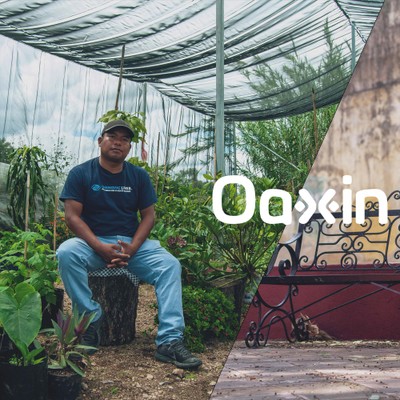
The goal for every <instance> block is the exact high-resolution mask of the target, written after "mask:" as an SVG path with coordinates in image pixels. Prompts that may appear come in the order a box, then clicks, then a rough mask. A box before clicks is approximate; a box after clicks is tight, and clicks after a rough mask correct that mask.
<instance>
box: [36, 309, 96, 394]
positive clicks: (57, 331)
mask: <svg viewBox="0 0 400 400" xmlns="http://www.w3.org/2000/svg"><path fill="white" fill-rule="evenodd" d="M94 316H95V314H94V313H93V314H81V315H79V313H78V310H77V308H74V309H73V310H72V313H63V312H62V311H61V310H60V311H59V312H58V314H57V321H54V320H53V321H52V324H53V328H50V329H45V330H43V331H42V333H46V334H47V336H46V340H45V347H46V350H47V354H48V357H49V364H48V369H49V371H48V382H49V398H50V399H51V400H74V399H76V398H77V397H78V396H79V392H80V390H81V383H82V377H83V376H84V375H85V373H84V368H85V366H86V365H87V364H88V363H89V356H88V354H87V350H93V349H94V348H93V347H90V346H83V345H80V344H79V342H80V339H81V337H82V335H83V334H84V333H85V332H86V330H87V328H88V326H89V325H90V323H91V322H92V320H93V318H94Z"/></svg>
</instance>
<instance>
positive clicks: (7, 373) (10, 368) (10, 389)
mask: <svg viewBox="0 0 400 400" xmlns="http://www.w3.org/2000/svg"><path fill="white" fill-rule="evenodd" d="M8 358H9V356H3V355H2V356H1V358H0V399H1V400H23V399H29V400H47V360H44V361H43V362H41V363H40V364H36V365H29V366H26V367H21V366H16V365H11V364H10V363H9V362H8Z"/></svg>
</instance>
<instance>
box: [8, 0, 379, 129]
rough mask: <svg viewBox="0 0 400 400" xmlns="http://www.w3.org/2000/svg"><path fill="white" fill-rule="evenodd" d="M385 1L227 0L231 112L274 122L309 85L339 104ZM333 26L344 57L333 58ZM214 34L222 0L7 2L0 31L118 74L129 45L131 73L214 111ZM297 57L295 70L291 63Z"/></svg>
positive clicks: (300, 103) (294, 109) (321, 100)
mask: <svg viewBox="0 0 400 400" xmlns="http://www.w3.org/2000/svg"><path fill="white" fill-rule="evenodd" d="M382 4H383V0H285V1H282V0H268V1H267V0H232V1H225V22H224V25H225V116H226V118H228V119H231V120H254V119H266V118H276V117H280V116H283V115H290V114H295V113H300V112H304V111H308V110H310V109H312V106H313V105H312V100H311V93H310V91H311V90H310V89H311V86H312V87H313V88H314V89H315V95H316V102H317V106H323V105H326V104H330V103H333V102H337V101H339V99H340V98H341V96H342V94H343V91H344V89H345V87H346V85H347V82H348V80H349V77H350V75H351V72H352V68H351V67H352V60H353V61H354V59H357V58H358V56H359V54H360V52H361V50H362V48H363V46H364V44H365V42H366V40H367V38H368V35H369V33H370V30H371V29H372V26H373V24H374V22H375V20H376V17H377V15H378V13H379V11H380V8H381V6H382ZM326 27H328V31H329V35H330V39H331V40H332V43H331V45H332V48H333V49H335V50H340V52H341V54H340V57H330V58H329V57H328V55H329V43H328V40H327V38H328V34H327V30H326ZM215 31H216V26H215V1H214V0H168V1H161V0H135V1H133V0H119V1H118V0H109V1H104V0H103V1H98V0H85V1H84V0H82V1H75V0H62V1H50V0H36V1H20V0H11V1H7V2H1V3H0V34H2V35H5V36H8V37H10V38H13V39H15V40H17V41H20V42H24V43H26V44H28V45H30V46H33V47H36V48H38V49H41V50H43V51H45V52H49V53H52V54H54V55H57V56H60V57H62V58H65V59H67V60H72V61H74V62H77V63H79V64H81V65H84V66H87V67H91V68H94V69H96V70H99V71H104V72H106V73H108V74H113V75H118V72H119V66H120V59H121V48H122V45H123V44H125V45H126V50H125V61H124V77H125V78H126V79H129V80H133V81H137V82H144V81H147V82H151V83H152V85H153V86H154V87H155V88H156V89H158V90H159V91H160V92H161V93H163V94H165V95H167V96H168V97H170V98H172V99H175V100H177V101H178V102H179V103H181V104H184V105H186V106H188V107H190V108H192V109H194V110H197V111H200V112H202V113H205V114H209V115H213V114H214V112H215V44H216V43H215V40H216V39H215ZM352 31H353V38H352ZM289 57H292V59H290V58H289ZM293 57H295V64H296V66H297V67H298V68H297V69H296V70H295V72H293V71H294V70H293V69H292V70H290V68H289V71H288V68H287V67H288V65H289V67H290V65H291V63H293ZM305 64H308V65H309V67H304V65H305ZM85 73H87V72H85ZM265 74H267V76H276V77H280V79H279V80H278V81H279V82H278V84H271V85H264V81H265ZM329 77H333V78H332V79H329ZM326 78H328V79H326ZM58 82H59V81H58ZM92 89H93V88H92ZM255 89H256V90H255ZM78 120H79V118H77V121H78ZM77 123H79V122H77Z"/></svg>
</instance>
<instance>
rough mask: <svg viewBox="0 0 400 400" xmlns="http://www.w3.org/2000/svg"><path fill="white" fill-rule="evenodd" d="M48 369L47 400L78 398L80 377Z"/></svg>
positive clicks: (72, 373)
mask: <svg viewBox="0 0 400 400" xmlns="http://www.w3.org/2000/svg"><path fill="white" fill-rule="evenodd" d="M62 372H63V374H62V375H60V371H59V370H51V369H49V373H48V375H49V377H48V380H49V400H75V399H77V398H78V397H79V394H80V391H81V386H82V377H81V376H80V375H78V374H76V373H74V372H66V371H65V370H63V371H62Z"/></svg>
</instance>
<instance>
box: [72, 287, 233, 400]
mask: <svg viewBox="0 0 400 400" xmlns="http://www.w3.org/2000/svg"><path fill="white" fill-rule="evenodd" d="M154 302H155V295H154V290H153V288H152V287H151V286H149V285H141V286H140V291H139V306H138V316H137V321H136V339H135V340H134V341H133V342H132V343H130V344H128V345H122V346H116V347H102V348H101V349H100V350H99V351H98V352H97V353H96V354H95V355H94V356H93V357H92V366H91V367H90V368H89V369H88V371H87V374H86V377H85V378H84V381H83V390H82V394H81V397H80V399H81V400H114V399H123V400H130V399H167V400H172V399H179V400H205V399H209V397H210V395H211V393H212V390H213V388H214V386H215V384H216V382H217V380H218V377H219V375H220V373H221V371H222V368H223V366H224V364H225V361H226V359H227V357H228V354H229V352H230V349H231V347H232V344H233V343H229V342H224V343H218V342H214V343H211V344H210V345H209V346H207V349H206V351H205V352H204V353H202V354H199V355H198V356H199V357H200V358H201V359H202V361H203V365H202V366H201V367H200V368H199V369H198V370H197V371H183V370H180V369H176V368H175V367H174V366H173V365H172V364H163V363H160V362H158V361H156V360H155V359H154V353H155V350H156V347H155V344H154V338H155V333H156V331H155V329H154V324H153V318H154V312H155V311H154V310H153V309H152V308H151V307H150V305H151V304H153V303H154Z"/></svg>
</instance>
